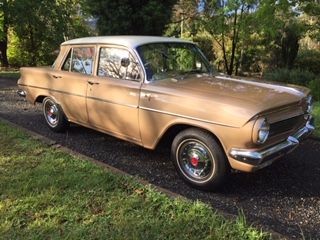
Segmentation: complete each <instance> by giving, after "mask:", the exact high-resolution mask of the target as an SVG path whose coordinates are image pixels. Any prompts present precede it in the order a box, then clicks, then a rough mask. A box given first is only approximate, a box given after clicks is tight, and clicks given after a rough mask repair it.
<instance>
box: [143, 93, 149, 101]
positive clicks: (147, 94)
mask: <svg viewBox="0 0 320 240" xmlns="http://www.w3.org/2000/svg"><path fill="white" fill-rule="evenodd" d="M143 95H144V97H145V98H146V99H148V101H150V100H151V93H144V94H143Z"/></svg>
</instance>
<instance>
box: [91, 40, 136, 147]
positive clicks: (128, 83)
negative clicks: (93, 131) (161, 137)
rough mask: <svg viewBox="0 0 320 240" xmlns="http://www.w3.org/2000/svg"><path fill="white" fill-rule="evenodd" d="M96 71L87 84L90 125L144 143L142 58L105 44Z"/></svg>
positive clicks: (100, 51) (101, 48)
mask: <svg viewBox="0 0 320 240" xmlns="http://www.w3.org/2000/svg"><path fill="white" fill-rule="evenodd" d="M95 71H96V74H95V75H96V76H95V77H92V78H91V79H90V80H89V82H88V88H87V112H88V117H89V122H90V125H92V126H94V127H95V128H98V129H100V130H102V131H104V132H107V133H109V134H111V135H114V136H117V137H119V138H122V139H126V140H130V141H133V142H136V143H140V142H141V140H140V130H139V121H138V105H139V94H140V86H141V79H142V76H141V68H140V66H139V63H138V61H137V60H136V58H135V57H134V55H133V54H132V53H130V52H129V51H128V50H127V49H125V48H121V47H114V46H102V47H100V49H99V53H98V64H97V68H96V70H95Z"/></svg>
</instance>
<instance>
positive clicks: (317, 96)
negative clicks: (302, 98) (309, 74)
mask: <svg viewBox="0 0 320 240" xmlns="http://www.w3.org/2000/svg"><path fill="white" fill-rule="evenodd" d="M307 87H308V88H310V90H311V94H312V96H313V98H314V100H316V101H320V76H318V77H317V78H316V79H313V80H311V81H310V82H308V84H307Z"/></svg>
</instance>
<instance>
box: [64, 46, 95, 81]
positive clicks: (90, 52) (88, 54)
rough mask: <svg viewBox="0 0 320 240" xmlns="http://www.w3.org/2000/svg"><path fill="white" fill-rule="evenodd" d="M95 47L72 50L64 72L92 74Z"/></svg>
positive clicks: (65, 63)
mask: <svg viewBox="0 0 320 240" xmlns="http://www.w3.org/2000/svg"><path fill="white" fill-rule="evenodd" d="M93 56H94V47H75V48H73V49H71V50H70V52H69V53H68V56H67V58H66V60H65V62H64V64H63V66H62V70H64V71H71V72H78V73H83V74H87V75H91V74H92V68H93Z"/></svg>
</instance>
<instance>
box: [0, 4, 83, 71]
mask: <svg viewBox="0 0 320 240" xmlns="http://www.w3.org/2000/svg"><path fill="white" fill-rule="evenodd" d="M81 1H82V0H71V1H67V0H56V1H50V0H33V1H26V0H20V1H5V3H7V5H6V6H7V7H6V11H4V10H2V9H0V23H1V21H2V22H3V18H4V17H6V19H7V21H6V23H7V25H6V26H7V28H6V31H2V35H3V34H4V35H5V36H6V37H7V38H8V39H9V43H10V44H9V49H8V53H9V54H8V55H9V59H10V60H11V65H15V66H21V65H47V64H52V61H53V59H54V54H53V52H54V51H56V50H58V49H59V45H60V43H61V42H63V41H64V40H65V39H68V38H75V37H78V36H86V35H88V31H89V29H88V27H86V24H85V23H84V16H83V13H82V12H81V11H80V3H81ZM26 11H27V14H25V12H26ZM1 13H2V15H1ZM22 13H23V14H22ZM1 16H3V17H2V18H1ZM1 19H2V20H1ZM1 29H4V27H1V25H0V32H1ZM0 35H1V34H0ZM0 47H1V48H0V51H1V53H3V52H4V51H3V50H2V47H3V48H4V49H5V51H7V49H6V48H7V42H0ZM0 56H1V54H0Z"/></svg>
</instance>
